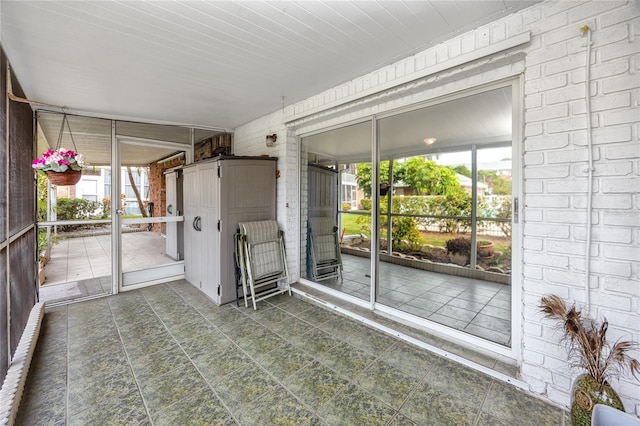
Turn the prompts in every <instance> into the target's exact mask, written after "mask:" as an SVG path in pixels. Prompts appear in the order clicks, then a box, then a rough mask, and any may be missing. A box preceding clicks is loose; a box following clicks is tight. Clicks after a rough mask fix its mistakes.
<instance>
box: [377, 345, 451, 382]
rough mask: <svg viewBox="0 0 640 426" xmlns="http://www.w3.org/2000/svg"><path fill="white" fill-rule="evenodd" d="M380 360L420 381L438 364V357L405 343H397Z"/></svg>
mask: <svg viewBox="0 0 640 426" xmlns="http://www.w3.org/2000/svg"><path fill="white" fill-rule="evenodd" d="M380 358H381V359H383V360H384V361H386V362H387V363H388V364H390V365H392V366H394V367H395V368H397V369H399V370H402V371H404V372H405V373H407V374H412V375H413V376H414V377H417V378H419V379H422V378H423V377H424V376H425V375H426V374H427V372H428V371H429V370H430V369H431V368H432V367H433V366H434V365H435V364H436V363H437V362H438V361H440V357H439V356H438V355H435V354H433V353H431V352H429V351H426V350H424V349H421V348H418V347H416V346H413V345H411V344H409V343H405V342H397V343H396V344H395V345H393V346H392V347H391V348H389V349H388V350H387V351H386V352H384V353H383V354H382V355H381V356H380Z"/></svg>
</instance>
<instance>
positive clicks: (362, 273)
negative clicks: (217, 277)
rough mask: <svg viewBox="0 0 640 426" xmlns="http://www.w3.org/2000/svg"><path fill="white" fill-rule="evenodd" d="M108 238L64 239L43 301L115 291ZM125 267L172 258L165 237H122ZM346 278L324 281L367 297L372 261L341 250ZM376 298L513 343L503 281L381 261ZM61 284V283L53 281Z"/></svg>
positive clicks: (150, 264)
mask: <svg viewBox="0 0 640 426" xmlns="http://www.w3.org/2000/svg"><path fill="white" fill-rule="evenodd" d="M110 238H111V237H110V236H109V235H102V236H91V237H81V238H70V239H67V240H63V241H62V242H60V243H59V244H57V245H56V246H54V247H53V249H52V255H51V261H50V262H49V264H48V265H47V267H46V268H45V273H46V276H47V281H46V283H47V284H46V285H44V286H42V287H41V291H40V293H41V300H43V301H46V302H50V303H51V302H59V301H63V300H74V299H77V298H80V297H86V296H93V295H96V294H102V293H107V292H110V291H111V279H110V274H111V252H110V241H111V240H110ZM122 246H123V249H124V253H123V268H124V270H125V271H127V270H136V269H142V268H147V267H153V266H155V265H162V264H166V263H170V262H173V260H172V259H170V258H169V257H167V256H166V255H165V254H164V248H165V239H164V238H163V237H162V236H161V235H160V234H158V233H155V232H135V233H128V234H123V235H122ZM342 258H343V264H344V280H343V282H342V283H340V282H339V281H338V280H334V281H322V284H323V285H326V286H328V287H331V288H334V289H336V290H339V291H341V292H344V293H346V294H350V295H353V296H356V297H358V298H361V299H363V300H369V292H370V290H369V288H370V281H371V280H370V278H369V277H368V276H369V275H370V260H369V259H368V258H363V257H358V256H353V255H347V254H343V255H342ZM380 283H381V284H380V293H379V298H378V301H379V302H381V303H383V304H385V305H387V306H390V307H393V308H397V309H399V310H401V311H403V312H407V313H410V314H413V315H416V316H418V317H421V318H425V319H429V320H431V321H435V322H437V323H440V324H444V325H446V326H448V327H452V328H455V329H458V330H463V331H465V332H467V333H469V334H472V335H474V336H478V337H482V338H484V339H487V340H490V341H492V342H495V343H499V344H501V345H507V346H509V345H510V344H511V287H510V286H508V285H504V284H498V283H492V282H487V281H481V280H476V279H471V278H464V277H456V276H452V275H445V274H439V273H436V272H429V271H423V270H417V269H413V268H409V267H406V266H401V265H395V264H391V263H381V265H380ZM52 284H57V285H52Z"/></svg>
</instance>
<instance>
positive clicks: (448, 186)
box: [356, 157, 464, 197]
mask: <svg viewBox="0 0 640 426" xmlns="http://www.w3.org/2000/svg"><path fill="white" fill-rule="evenodd" d="M356 181H357V182H358V186H359V187H360V189H362V190H363V191H364V194H365V196H366V197H371V163H361V164H358V165H357V166H356ZM388 181H389V161H382V162H380V182H388ZM398 182H402V183H404V184H405V185H408V186H409V187H411V189H412V190H413V192H414V193H415V194H416V195H456V194H459V193H461V192H464V189H462V187H461V186H460V182H459V181H458V177H457V176H456V173H455V172H454V171H453V170H452V169H450V168H449V167H445V166H440V165H438V164H437V163H436V162H435V161H432V160H426V159H425V158H424V157H412V158H409V159H408V160H406V161H403V162H399V161H397V160H395V161H394V162H393V183H394V184H397V183H398Z"/></svg>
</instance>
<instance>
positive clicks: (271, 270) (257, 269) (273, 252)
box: [235, 220, 291, 309]
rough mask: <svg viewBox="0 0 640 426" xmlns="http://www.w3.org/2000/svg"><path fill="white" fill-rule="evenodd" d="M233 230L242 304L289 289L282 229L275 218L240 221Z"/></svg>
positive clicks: (254, 305)
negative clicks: (234, 231)
mask: <svg viewBox="0 0 640 426" xmlns="http://www.w3.org/2000/svg"><path fill="white" fill-rule="evenodd" d="M238 228H239V232H238V234H236V238H235V243H236V262H237V263H238V267H239V268H240V279H241V281H242V292H243V294H244V306H245V307H247V306H248V301H249V300H251V301H252V302H253V309H256V302H258V301H260V300H264V299H267V298H269V297H272V296H276V295H278V294H282V293H285V292H288V293H289V295H291V288H290V287H289V282H288V279H289V271H288V270H287V259H286V256H285V249H284V240H283V238H282V231H280V229H279V228H278V222H276V221H275V220H264V221H256V222H241V223H239V224H238Z"/></svg>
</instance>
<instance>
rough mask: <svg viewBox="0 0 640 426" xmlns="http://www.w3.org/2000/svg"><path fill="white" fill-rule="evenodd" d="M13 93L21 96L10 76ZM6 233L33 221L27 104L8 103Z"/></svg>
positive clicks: (30, 114)
mask: <svg viewBox="0 0 640 426" xmlns="http://www.w3.org/2000/svg"><path fill="white" fill-rule="evenodd" d="M11 80H12V83H11V84H12V88H13V92H14V95H17V96H22V97H23V96H24V93H23V92H22V89H21V88H20V84H19V83H18V80H17V79H16V78H15V76H14V75H13V74H12V75H11ZM8 136H9V200H10V202H9V206H8V207H9V235H14V234H16V233H17V232H19V231H20V230H21V229H23V228H25V227H27V226H29V225H30V224H31V223H33V222H34V221H35V187H34V180H33V179H34V173H33V169H32V168H31V161H32V160H33V158H34V149H33V112H32V110H31V107H30V106H29V104H26V103H21V102H15V101H13V102H10V103H9V135H8Z"/></svg>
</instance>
